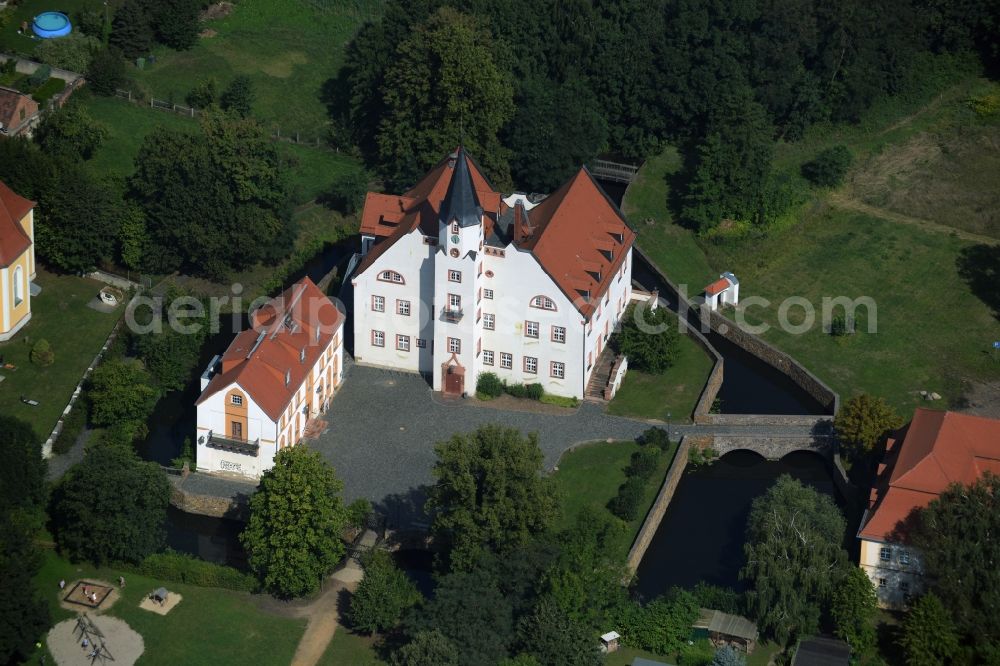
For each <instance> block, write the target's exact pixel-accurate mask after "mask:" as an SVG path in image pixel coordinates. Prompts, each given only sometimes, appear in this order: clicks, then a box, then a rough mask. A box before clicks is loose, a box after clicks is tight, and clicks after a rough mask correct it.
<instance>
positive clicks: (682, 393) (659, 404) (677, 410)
mask: <svg viewBox="0 0 1000 666" xmlns="http://www.w3.org/2000/svg"><path fill="white" fill-rule="evenodd" d="M711 373H712V358H711V357H709V355H708V354H706V353H705V350H704V349H702V348H701V347H699V346H698V345H697V344H696V343H695V342H694V340H692V339H691V338H689V337H688V336H686V335H682V336H680V344H679V349H678V353H677V359H676V360H675V361H674V364H673V365H672V366H670V368H669V369H668V370H667V371H666V372H664V373H663V374H661V375H656V374H650V373H646V372H642V371H640V370H636V369H630V370H629V371H628V372H627V373H625V379H624V380H623V381H622V385H621V387H620V388H619V389H618V393H616V394H615V397H614V399H613V400H612V401H611V402H610V403H609V404H608V413H609V414H616V415H618V416H633V417H638V418H644V419H661V420H666V419H667V414H668V413H669V414H670V415H671V416H670V418H671V420H673V421H675V422H677V421H686V420H690V418H691V415H692V413H693V412H694V408H695V406H696V405H697V404H698V398H699V396H701V391H702V389H703V388H704V387H705V382H707V381H708V376H709V375H710V374H711Z"/></svg>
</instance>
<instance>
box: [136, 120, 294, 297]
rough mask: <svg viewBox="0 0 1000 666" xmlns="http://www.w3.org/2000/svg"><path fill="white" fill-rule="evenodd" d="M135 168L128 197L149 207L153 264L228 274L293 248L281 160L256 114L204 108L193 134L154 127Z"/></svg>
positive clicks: (148, 255) (150, 263)
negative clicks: (240, 115) (243, 115)
mask: <svg viewBox="0 0 1000 666" xmlns="http://www.w3.org/2000/svg"><path fill="white" fill-rule="evenodd" d="M135 167H136V168H135V173H134V174H133V176H132V177H131V178H130V179H129V181H128V184H129V192H128V197H129V200H130V202H132V203H135V204H136V205H137V206H139V207H140V208H141V209H142V211H143V212H144V214H145V227H146V234H147V235H148V238H149V249H148V251H147V252H146V261H147V266H146V268H147V269H148V270H154V269H155V270H162V271H173V270H179V269H184V270H188V271H191V272H193V273H197V274H201V275H207V276H208V277H211V278H214V279H223V278H224V277H225V276H226V274H227V273H228V272H229V271H231V270H242V269H244V268H248V267H249V266H252V265H253V264H254V263H256V262H258V261H263V262H272V263H273V262H276V261H278V260H279V259H281V258H282V257H284V256H285V255H286V254H287V252H288V251H289V250H290V249H291V244H292V241H293V239H294V227H293V225H292V223H291V220H290V219H289V216H288V214H287V213H288V211H287V207H286V190H285V179H284V171H283V167H282V163H281V160H280V158H279V155H278V152H277V150H276V148H275V146H274V144H273V143H272V142H271V141H269V140H268V139H267V134H266V133H265V132H264V130H263V128H262V127H261V126H260V125H259V124H257V123H256V122H255V121H253V120H252V119H238V118H234V117H232V116H229V115H227V114H224V113H221V112H216V113H211V112H205V113H203V114H202V116H201V123H200V125H199V131H198V132H196V133H189V132H185V131H170V130H165V129H162V128H157V129H156V130H154V131H153V132H151V133H150V134H149V135H147V136H146V139H145V140H144V141H143V144H142V147H141V148H140V149H139V154H138V156H137V157H136V161H135ZM206 221H210V223H206Z"/></svg>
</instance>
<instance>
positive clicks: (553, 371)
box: [549, 361, 566, 379]
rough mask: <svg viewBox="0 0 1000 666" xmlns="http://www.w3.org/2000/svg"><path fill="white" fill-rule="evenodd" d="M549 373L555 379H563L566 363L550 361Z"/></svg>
mask: <svg viewBox="0 0 1000 666" xmlns="http://www.w3.org/2000/svg"><path fill="white" fill-rule="evenodd" d="M549 374H550V375H552V377H554V378H555V379H565V378H566V364H565V363H560V362H559V361H552V362H551V363H549Z"/></svg>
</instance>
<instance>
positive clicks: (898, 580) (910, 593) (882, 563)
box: [859, 520, 924, 608]
mask: <svg viewBox="0 0 1000 666" xmlns="http://www.w3.org/2000/svg"><path fill="white" fill-rule="evenodd" d="M863 522H864V521H863V520H862V523H863ZM859 560H860V565H861V569H862V570H863V571H864V572H865V573H866V574H868V577H869V578H870V579H871V581H872V585H874V586H875V594H876V596H877V597H878V602H879V606H881V607H883V608H904V607H905V606H906V605H907V604H908V603H909V601H910V599H911V598H917V597H919V596H920V595H921V594H922V593H923V591H924V579H923V569H922V567H921V560H920V552H919V551H918V550H917V549H915V548H913V547H911V546H907V545H904V544H899V543H887V542H883V541H871V540H869V539H861V556H860V558H859Z"/></svg>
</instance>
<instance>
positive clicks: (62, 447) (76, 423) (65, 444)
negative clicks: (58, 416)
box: [52, 397, 87, 453]
mask: <svg viewBox="0 0 1000 666" xmlns="http://www.w3.org/2000/svg"><path fill="white" fill-rule="evenodd" d="M86 425H87V402H86V400H84V399H83V397H81V398H80V399H79V400H77V401H76V404H75V405H74V406H73V409H72V410H70V413H69V415H68V416H67V417H66V418H64V419H63V427H62V430H60V431H59V436H58V437H56V439H55V441H54V442H52V451H53V453H66V452H67V451H69V450H70V449H72V448H73V445H74V444H76V439H77V437H79V436H80V433H81V432H83V429H84V427H85V426H86Z"/></svg>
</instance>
